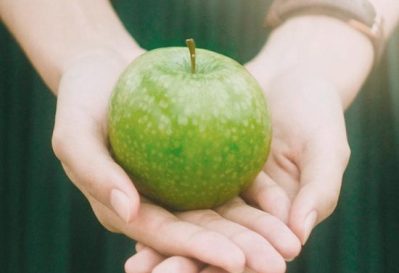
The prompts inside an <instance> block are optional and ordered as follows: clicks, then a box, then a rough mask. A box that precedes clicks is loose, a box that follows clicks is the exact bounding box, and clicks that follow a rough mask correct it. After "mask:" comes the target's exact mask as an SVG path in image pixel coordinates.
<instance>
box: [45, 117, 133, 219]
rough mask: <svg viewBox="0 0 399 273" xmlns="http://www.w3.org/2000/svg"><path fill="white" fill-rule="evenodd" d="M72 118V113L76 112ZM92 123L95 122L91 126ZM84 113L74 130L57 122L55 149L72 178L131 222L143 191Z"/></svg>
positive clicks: (95, 197)
mask: <svg viewBox="0 0 399 273" xmlns="http://www.w3.org/2000/svg"><path fill="white" fill-rule="evenodd" d="M70 114H71V115H70V116H69V118H71V117H72V115H73V113H70ZM90 125H91V126H90ZM92 127H93V125H92V124H88V123H87V124H85V119H84V118H83V117H82V118H80V119H79V121H76V122H75V123H74V128H73V130H71V128H69V126H65V124H61V122H60V123H59V124H57V121H56V126H55V129H54V133H53V139H52V144H53V149H54V152H55V154H56V156H57V157H58V158H59V159H60V161H61V162H62V164H63V166H64V169H65V170H66V171H67V175H68V176H69V178H70V179H71V180H72V182H73V183H74V184H75V185H76V186H77V187H78V188H79V189H80V190H81V191H82V192H85V193H89V194H90V196H91V197H93V198H94V199H96V200H97V201H99V202H100V203H102V204H104V205H105V206H106V207H108V208H110V209H111V210H113V211H114V212H115V213H117V215H118V216H119V217H120V218H122V220H124V221H125V222H130V221H131V220H132V219H133V218H134V215H135V214H136V213H137V210H138V207H139V195H138V193H137V191H136V189H135V188H134V186H133V183H132V182H131V180H130V178H129V177H128V175H127V174H126V173H125V172H124V170H123V169H122V168H121V167H120V166H119V165H118V164H117V163H115V162H114V160H113V159H112V157H111V155H110V154H109V151H108V149H107V147H106V144H105V141H104V140H103V137H102V136H101V134H100V133H99V132H96V130H94V129H90V128H92Z"/></svg>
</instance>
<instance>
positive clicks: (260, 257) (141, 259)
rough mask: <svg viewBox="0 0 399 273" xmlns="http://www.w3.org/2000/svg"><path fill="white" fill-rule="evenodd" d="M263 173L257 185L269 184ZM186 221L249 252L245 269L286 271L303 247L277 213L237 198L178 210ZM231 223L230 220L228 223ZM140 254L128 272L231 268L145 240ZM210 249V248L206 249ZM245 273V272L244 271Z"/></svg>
mask: <svg viewBox="0 0 399 273" xmlns="http://www.w3.org/2000/svg"><path fill="white" fill-rule="evenodd" d="M267 180H268V177H267V176H266V175H265V173H263V172H261V173H260V174H259V175H258V177H257V178H256V180H255V183H256V184H264V183H266V184H267V183H268V181H267ZM174 214H175V216H176V217H177V218H178V219H180V220H183V221H187V222H189V223H192V224H196V225H200V226H203V227H205V228H207V229H211V230H214V231H216V232H218V233H220V234H222V235H224V236H227V237H228V238H229V239H230V240H232V241H233V242H234V243H235V244H237V245H238V246H239V247H240V248H241V249H242V250H243V252H244V253H245V258H246V270H248V271H245V272H257V273H283V272H285V263H284V260H283V259H285V260H292V259H293V258H295V257H296V256H297V255H298V254H299V252H300V249H301V246H300V241H299V239H298V238H297V237H296V236H295V235H294V234H293V233H292V231H290V229H289V228H288V227H287V226H286V225H285V224H284V222H282V221H281V220H280V219H278V218H277V217H275V216H272V215H271V214H269V213H266V212H264V211H262V210H259V209H257V208H255V207H252V206H249V205H247V204H246V203H245V202H244V201H243V200H242V199H241V198H238V197H237V198H235V199H233V200H231V201H229V202H227V203H226V204H224V205H222V206H220V207H218V208H216V209H215V210H193V211H187V212H180V213H174ZM228 222H229V223H228ZM136 250H137V254H135V255H133V256H132V257H131V258H130V259H129V260H128V261H127V262H126V264H125V271H126V272H127V273H144V272H154V273H156V272H159V273H164V272H173V273H198V272H201V273H211V272H212V273H217V272H221V273H225V272H227V271H225V270H223V269H221V268H218V267H215V266H211V265H207V264H205V263H203V262H200V261H198V260H196V259H193V258H189V257H184V256H165V255H162V254H160V252H158V250H155V249H154V248H151V247H149V246H144V245H143V244H141V243H138V244H137V247H136ZM205 251H206V250H205ZM240 273H241V272H240Z"/></svg>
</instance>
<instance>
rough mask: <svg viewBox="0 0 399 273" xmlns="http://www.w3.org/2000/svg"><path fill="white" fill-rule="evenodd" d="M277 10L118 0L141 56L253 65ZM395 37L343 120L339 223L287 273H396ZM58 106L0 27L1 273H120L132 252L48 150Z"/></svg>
mask: <svg viewBox="0 0 399 273" xmlns="http://www.w3.org/2000/svg"><path fill="white" fill-rule="evenodd" d="M269 2H270V1H267V0H265V1H260V0H251V1H250V4H249V1H246V0H218V1H216V0H190V1H186V0H168V1H157V0H141V1H139V0H126V1H124V0H115V1H113V3H114V5H115V7H116V9H117V11H118V12H119V14H120V16H121V18H122V19H123V21H124V22H125V24H126V26H127V27H128V29H129V31H130V32H131V33H132V35H133V36H134V37H135V38H136V39H137V41H138V42H139V43H140V44H141V45H142V46H143V47H145V48H147V49H152V48H156V47H161V46H170V45H183V43H184V40H185V39H186V38H188V37H194V38H195V39H196V40H197V44H198V45H199V46H200V47H204V48H208V49H211V50H215V51H218V52H221V53H224V54H226V55H228V56H231V57H233V58H235V59H237V60H239V61H240V62H245V61H247V60H249V59H250V58H251V57H252V56H254V55H255V54H256V52H257V51H258V50H259V49H260V48H261V46H262V44H263V42H264V41H265V39H266V38H267V33H266V31H265V30H264V29H262V27H261V25H262V19H263V15H264V11H265V6H267V5H268V4H270V3H269ZM398 43H399V32H397V33H396V35H395V36H394V37H393V39H392V41H391V43H390V45H389V50H388V54H387V56H386V57H385V59H384V60H383V61H382V63H381V65H380V66H379V68H378V69H377V70H376V71H374V73H373V75H372V77H370V79H369V80H368V82H367V84H366V85H365V87H364V88H363V91H362V92H361V94H360V96H359V97H358V98H357V100H356V101H355V103H354V104H353V105H352V107H351V108H350V109H349V111H348V112H347V124H348V133H349V139H350V144H351V148H352V158H351V161H350V165H349V168H348V170H347V172H346V175H345V182H344V186H343V190H342V195H341V200H340V203H339V206H338V208H337V210H336V212H335V213H334V215H333V216H332V217H331V218H329V219H328V220H327V221H325V222H324V223H323V224H322V225H320V226H319V227H318V228H317V229H316V230H315V231H314V233H313V235H312V237H311V239H310V241H309V243H308V244H307V245H306V247H305V249H304V251H303V253H302V254H301V256H300V258H298V259H297V260H296V261H294V262H293V263H291V264H290V266H289V272H290V273H299V272H306V273H312V272H315V273H316V272H317V273H358V272H362V273H376V272H377V273H380V272H387V273H391V272H392V273H394V272H398V270H399V269H398V268H399V260H398V259H397V257H398V255H399V249H398V247H397V246H398V245H399V234H398V232H399V203H398V200H399V153H398V152H399V77H398V75H399V50H398ZM54 111H55V98H54V97H53V96H52V95H51V94H50V93H49V92H48V90H47V89H46V87H45V86H44V85H43V83H42V82H41V80H40V79H39V78H38V76H37V75H36V73H35V72H34V70H33V69H32V67H31V66H30V64H29V63H28V61H27V59H26V58H25V57H24V56H23V53H22V52H21V50H20V49H19V48H18V46H17V44H16V43H15V41H14V40H13V39H12V37H11V36H10V34H9V33H8V32H7V31H6V30H5V28H4V27H3V26H0V217H1V218H0V272H6V273H25V272H27V273H33V272H35V273H36V272H41V273H50V272H51V273H53V272H58V273H63V272H74V273H75V272H87V273H91V272H93V273H94V272H96V273H103V272H104V273H105V272H106V273H108V272H109V273H111V272H112V273H114V272H123V267H122V266H123V261H124V260H125V258H126V257H128V256H129V254H131V253H132V251H133V243H132V242H131V241H130V240H127V239H125V238H124V237H122V236H120V235H114V234H110V233H108V232H106V231H104V230H103V228H101V227H100V225H99V224H98V223H97V221H96V219H95V217H94V215H93V213H92V212H91V210H90V207H89V205H88V203H87V202H86V201H85V200H84V198H83V196H82V195H81V194H80V193H79V192H78V190H76V189H75V188H74V187H73V186H72V184H71V183H70V182H69V181H68V179H67V178H66V177H65V175H64V173H63V171H62V169H61V167H60V164H59V163H58V161H57V160H56V158H55V157H54V155H53V153H52V151H51V144H50V140H51V131H52V126H53V122H54Z"/></svg>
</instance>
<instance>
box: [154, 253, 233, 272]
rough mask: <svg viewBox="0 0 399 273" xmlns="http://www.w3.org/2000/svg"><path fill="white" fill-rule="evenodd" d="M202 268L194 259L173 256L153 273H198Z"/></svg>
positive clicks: (159, 265) (160, 264)
mask: <svg viewBox="0 0 399 273" xmlns="http://www.w3.org/2000/svg"><path fill="white" fill-rule="evenodd" d="M202 267H203V264H202V263H200V262H198V261H196V260H194V259H190V258H186V257H182V256H173V257H170V258H167V259H166V260H164V261H163V262H161V263H159V264H158V265H157V266H156V267H155V268H154V269H153V271H152V273H198V272H199V271H200V270H201V268H202ZM225 272H226V271H225Z"/></svg>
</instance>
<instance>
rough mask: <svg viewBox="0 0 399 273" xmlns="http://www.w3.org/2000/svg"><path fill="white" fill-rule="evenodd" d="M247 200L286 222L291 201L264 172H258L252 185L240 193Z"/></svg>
mask: <svg viewBox="0 0 399 273" xmlns="http://www.w3.org/2000/svg"><path fill="white" fill-rule="evenodd" d="M242 196H243V198H244V199H245V201H248V202H250V203H252V204H254V205H255V206H257V207H259V208H261V209H262V210H264V211H266V212H268V213H270V214H272V215H274V216H276V217H277V218H279V219H280V220H281V221H283V222H284V223H287V222H288V215H289V210H290V206H291V201H290V199H289V198H288V196H287V194H286V193H285V191H284V190H283V189H282V188H281V187H280V186H279V185H278V184H276V183H275V182H274V181H273V180H272V179H271V178H270V177H269V176H268V175H267V174H266V173H265V172H260V173H259V175H258V176H257V177H256V179H255V181H254V182H253V183H252V185H251V186H250V187H249V188H248V189H247V190H246V191H245V192H244V193H243V194H242Z"/></svg>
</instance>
